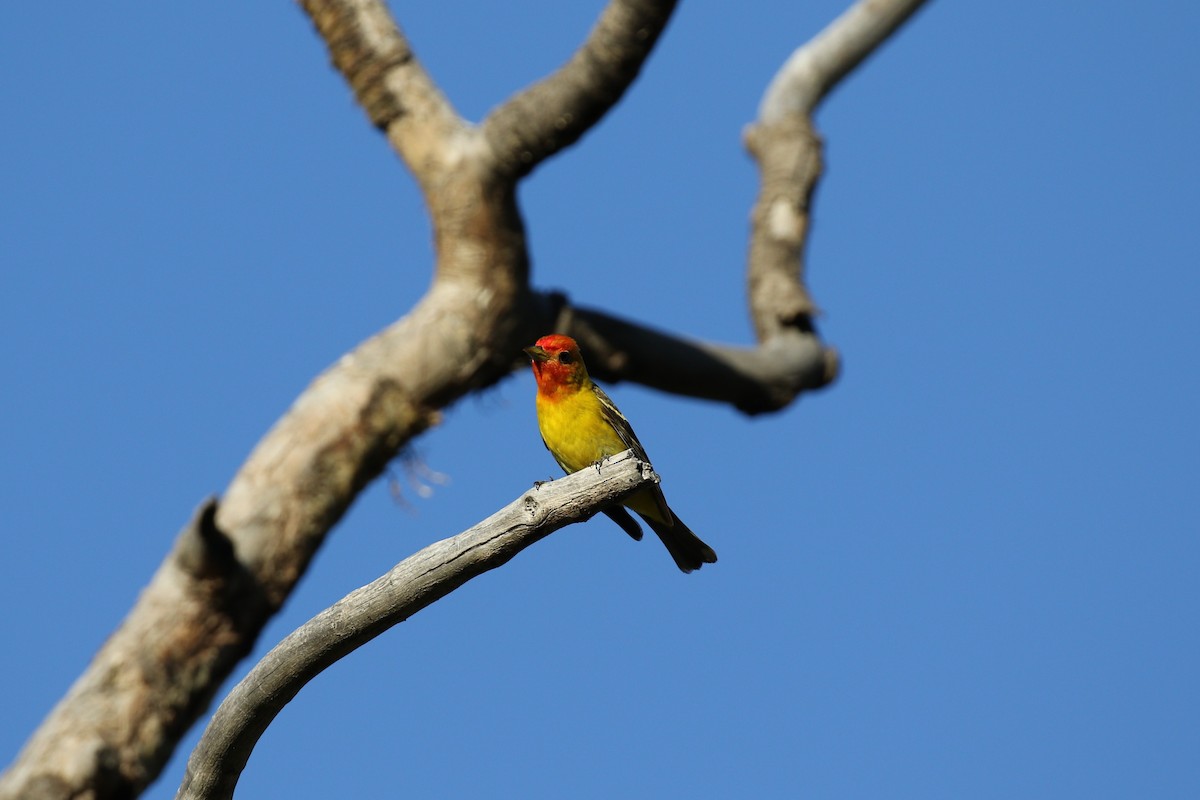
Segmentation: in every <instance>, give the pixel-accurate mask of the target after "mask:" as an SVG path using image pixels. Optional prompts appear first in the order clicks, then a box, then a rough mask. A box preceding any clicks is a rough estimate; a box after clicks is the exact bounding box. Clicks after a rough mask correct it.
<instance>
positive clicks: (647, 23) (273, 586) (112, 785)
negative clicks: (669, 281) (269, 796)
mask: <svg viewBox="0 0 1200 800" xmlns="http://www.w3.org/2000/svg"><path fill="white" fill-rule="evenodd" d="M299 1H300V2H301V4H302V6H303V7H304V8H305V10H306V11H307V12H308V13H309V14H310V16H311V17H312V19H313V22H314V24H315V26H316V28H317V31H318V33H319V34H320V35H321V36H322V38H323V39H324V40H325V43H326V45H327V46H328V48H329V52H330V57H331V60H332V61H333V63H334V65H335V66H336V67H337V68H338V69H339V70H340V71H341V72H342V74H343V75H345V77H346V79H347V81H348V82H349V84H350V85H351V87H352V88H353V90H354V92H355V95H356V97H357V98H358V99H359V101H360V102H361V103H362V105H363V107H364V108H365V109H366V110H367V113H368V115H369V117H370V118H371V120H372V122H373V123H374V124H375V125H377V126H379V127H380V128H382V129H383V130H385V131H386V132H387V136H388V138H389V141H390V142H391V143H392V145H393V147H395V149H396V150H397V152H398V153H399V154H400V155H401V157H402V158H403V160H404V161H405V163H406V164H407V165H408V167H409V168H410V169H411V171H412V172H413V174H414V176H415V177H416V180H417V182H418V183H419V184H420V186H421V187H422V190H423V192H424V195H425V199H426V202H427V204H428V206H429V210H430V216H431V219H432V221H433V229H434V238H435V245H436V252H437V265H436V273H435V279H434V282H433V286H432V287H431V289H430V290H429V292H428V293H427V294H426V296H425V297H424V298H423V299H422V300H421V302H420V303H419V304H418V305H417V306H416V307H415V308H414V309H413V310H412V311H411V312H410V313H409V314H408V315H407V316H405V317H404V318H403V319H401V320H399V321H398V322H396V323H394V324H392V325H391V326H389V327H388V328H386V329H385V330H383V331H381V332H380V333H378V334H377V335H375V336H374V337H372V338H371V339H369V340H368V341H366V342H364V343H362V344H361V345H359V346H358V347H357V348H355V349H354V350H352V351H351V352H350V353H348V354H347V355H345V356H344V357H342V358H341V359H340V360H339V361H338V362H337V363H336V364H334V365H333V366H332V367H330V368H329V369H328V370H327V371H326V372H325V373H324V374H322V375H320V376H319V377H318V378H317V379H316V380H314V382H313V383H312V385H310V386H309V387H308V388H307V389H306V390H305V391H304V392H303V393H302V394H301V395H300V397H299V398H297V400H296V402H295V404H294V405H293V406H292V408H291V409H289V411H288V412H287V413H286V414H285V415H284V416H283V417H282V418H281V419H280V420H279V421H278V422H277V423H276V425H275V426H274V427H273V428H272V429H271V430H270V431H268V432H267V434H266V435H265V436H264V437H263V439H262V440H261V441H260V442H259V443H258V445H257V446H256V447H255V449H254V451H253V452H252V453H251V454H250V456H249V458H248V459H247V460H246V462H245V464H243V465H242V467H241V468H240V469H239V471H238V472H237V474H236V475H235V476H234V478H233V480H232V481H231V483H230V485H229V486H228V487H227V489H226V491H225V493H224V495H223V497H222V499H221V501H220V503H219V504H217V503H216V502H215V501H209V502H207V503H205V504H204V505H203V506H202V507H201V509H200V510H199V511H198V512H197V514H196V516H195V518H194V519H193V520H192V521H191V522H190V523H189V524H188V525H187V526H186V527H185V528H184V530H183V532H182V533H181V534H180V536H179V538H178V540H177V542H176V544H175V547H174V548H173V549H172V551H171V552H170V553H169V554H168V555H167V557H166V559H165V560H164V561H163V563H162V565H161V566H160V567H159V569H158V571H157V572H156V573H155V575H154V576H153V578H152V579H151V581H150V584H149V585H148V586H147V587H146V589H145V590H144V591H143V592H142V594H141V596H140V597H139V598H138V601H137V603H136V604H135V606H134V607H133V609H132V610H131V611H130V613H129V615H128V616H127V617H126V619H125V620H124V621H123V622H122V623H121V625H120V627H119V628H118V629H117V630H116V631H115V632H114V633H113V634H112V635H111V636H110V637H109V639H108V640H107V641H106V642H105V643H104V645H103V646H102V647H101V649H100V651H99V652H98V653H97V655H96V656H95V658H94V659H93V661H92V663H91V664H90V665H89V666H88V668H87V669H86V670H85V672H84V673H83V674H82V675H81V676H80V678H79V679H78V680H77V681H76V683H75V685H74V686H72V687H71V689H70V691H69V692H68V694H67V695H66V696H65V697H64V698H63V699H62V700H61V701H60V702H59V704H58V705H57V706H56V707H55V708H54V710H53V711H52V712H51V713H50V714H49V715H48V716H47V718H46V720H44V721H43V723H42V725H41V726H40V727H39V728H38V730H37V731H35V732H34V734H33V736H32V737H31V738H30V740H29V741H28V742H27V743H26V745H25V747H24V748H23V749H22V751H21V753H20V754H19V755H18V757H17V760H16V761H15V762H14V763H13V764H12V765H11V766H10V768H9V769H8V770H7V771H6V772H5V773H4V774H3V775H0V800H16V799H17V798H29V797H47V798H49V797H54V798H58V797H61V798H71V797H94V798H118V797H119V798H128V797H134V796H136V795H137V794H139V793H140V792H141V791H142V790H143V789H144V788H145V787H146V786H147V785H148V784H149V783H150V781H152V780H153V779H154V778H155V777H156V776H157V775H158V774H159V772H160V771H161V770H162V768H163V766H164V765H165V763H166V761H167V759H168V758H169V756H170V755H171V752H172V750H173V749H174V748H175V746H176V744H177V743H178V741H179V739H180V738H181V737H182V735H183V733H184V732H185V731H186V730H187V728H188V727H190V726H191V724H192V723H193V722H194V721H195V719H196V718H197V717H198V716H199V715H200V714H201V713H202V712H203V710H204V709H205V708H206V707H207V705H208V703H209V702H210V701H211V698H212V696H213V694H214V693H215V692H216V690H217V688H218V687H219V686H220V684H221V683H222V682H223V681H224V680H225V678H226V677H227V676H228V675H229V673H230V672H231V670H232V669H233V667H234V665H235V664H236V663H237V661H238V660H240V659H241V658H242V657H244V656H245V654H247V653H248V652H250V650H251V648H252V647H253V645H254V642H255V640H256V638H257V637H258V635H259V633H260V632H261V630H262V627H263V625H265V623H266V622H267V620H268V619H269V618H270V617H271V616H272V615H273V614H274V613H275V612H276V611H277V610H278V608H279V607H280V605H281V604H282V603H283V602H284V600H285V599H286V598H287V597H288V595H289V594H290V593H291V591H292V589H293V588H294V586H295V584H296V582H297V581H298V580H299V578H300V577H301V575H303V573H304V571H305V570H306V569H307V567H308V564H309V562H310V561H311V559H312V557H313V556H314V554H315V553H316V550H317V548H319V547H320V546H321V544H322V543H323V542H324V540H325V537H326V535H327V534H328V533H329V531H330V530H331V528H332V527H333V526H334V525H335V524H336V523H337V521H338V520H339V519H340V518H341V516H342V514H343V513H345V511H346V509H347V508H348V507H349V505H350V503H351V502H353V500H354V498H355V497H356V496H357V495H358V493H359V492H360V491H361V490H362V488H363V487H365V486H366V485H367V484H368V483H369V482H370V481H371V480H373V479H374V478H375V477H376V476H377V475H378V474H379V473H380V472H381V470H382V469H383V468H384V467H385V466H386V464H387V463H388V461H389V460H390V459H392V458H393V457H394V456H395V455H396V453H397V452H399V450H400V449H401V448H402V447H404V446H405V445H406V444H407V443H408V442H409V441H410V440H411V439H412V437H414V436H416V435H418V434H420V433H421V432H423V431H424V430H425V429H426V428H428V427H429V426H431V425H433V424H436V422H437V421H438V419H439V415H440V409H442V408H445V407H447V406H449V405H451V404H453V403H454V402H455V401H456V400H458V399H459V398H461V397H462V396H464V395H465V394H467V393H469V392H472V391H475V390H477V389H480V388H482V387H485V386H488V385H491V384H492V383H495V382H496V381H498V380H500V379H501V378H502V377H503V376H505V375H506V374H508V373H509V372H510V371H511V369H512V366H513V362H514V357H515V355H516V353H517V352H518V351H519V348H520V347H521V346H522V345H525V344H529V343H530V342H532V341H533V340H534V339H536V338H537V336H539V335H541V334H543V333H546V332H548V331H550V330H552V329H558V330H566V331H567V332H570V333H572V334H574V335H577V336H578V337H579V338H580V339H581V340H583V341H584V342H585V345H586V346H588V347H589V350H590V351H591V352H592V353H593V360H594V362H595V366H594V369H595V371H596V372H597V374H598V375H602V376H603V375H607V376H609V377H612V378H625V379H630V380H638V381H641V382H644V383H647V384H649V385H652V386H656V387H658V388H662V389H665V390H667V391H674V392H680V393H686V394H693V395H695V396H700V397H708V398H711V399H716V400H721V401H724V402H732V403H734V404H735V405H737V406H738V407H739V408H742V409H743V410H745V411H748V412H752V413H753V412H757V411H765V410H772V409H776V408H782V407H783V406H785V405H786V404H787V403H789V402H790V401H791V400H792V399H794V397H795V396H796V393H798V392H799V391H801V390H802V389H806V388H814V387H816V386H820V385H824V384H825V383H828V382H829V381H830V380H832V378H833V376H834V375H835V374H836V370H837V357H836V353H834V352H833V351H832V350H829V349H828V348H825V347H824V346H823V345H822V344H821V343H820V341H819V339H817V337H816V335H815V332H814V331H813V329H812V324H811V315H812V314H813V313H814V307H813V305H812V303H811V301H810V300H809V299H808V295H807V292H806V291H805V289H804V286H803V268H802V261H801V256H802V250H803V244H804V241H805V235H806V231H807V225H808V205H809V200H810V197H811V192H812V187H813V186H814V185H815V183H816V180H817V179H818V177H819V175H820V143H819V141H818V140H817V138H816V135H815V134H814V133H813V132H812V129H811V126H810V123H809V121H808V119H807V117H806V116H804V114H800V113H793V111H790V110H788V109H793V110H794V109H797V108H811V106H812V105H813V104H814V103H815V102H816V99H819V98H820V97H821V96H823V94H824V93H825V92H827V91H828V90H829V88H830V87H831V86H832V85H833V84H834V82H835V81H836V80H837V78H838V77H840V76H841V75H843V74H845V72H846V71H847V70H848V69H850V68H851V67H852V66H853V64H854V63H857V62H858V61H860V60H861V59H862V58H863V56H864V54H865V52H867V51H869V49H870V48H871V47H873V46H875V45H876V44H878V42H879V41H882V38H883V37H884V36H885V35H886V34H887V33H889V32H890V31H891V30H893V29H894V28H895V27H896V26H897V25H898V24H899V23H900V22H901V21H903V19H904V18H905V17H906V16H907V15H908V14H911V13H912V9H913V8H915V7H916V6H917V5H919V3H918V2H915V0H891V1H890V2H889V1H888V0H863V1H862V2H860V3H859V5H858V6H856V9H859V10H860V11H861V14H855V15H852V14H847V15H845V16H844V17H843V18H842V19H841V20H839V22H838V23H835V25H834V26H832V27H831V30H833V29H834V27H836V26H838V25H840V24H843V20H851V22H846V23H844V24H845V25H846V26H848V27H847V28H846V29H844V30H842V32H841V33H840V34H839V35H838V36H832V35H830V36H826V37H825V38H823V39H820V41H821V42H823V43H822V44H820V46H819V47H817V52H818V53H819V54H823V55H821V56H820V57H819V58H816V57H814V58H811V59H809V61H811V63H813V64H816V65H817V66H816V67H812V68H810V67H803V68H800V67H797V68H795V69H794V71H795V72H796V74H797V75H798V76H803V75H808V76H810V77H795V78H793V77H788V76H790V74H791V72H792V71H793V69H792V68H790V67H786V68H785V70H784V71H783V73H781V75H783V74H784V73H787V75H785V76H784V77H781V78H780V79H779V80H777V81H776V83H777V84H778V85H779V86H780V87H782V88H779V89H776V87H775V84H773V86H772V90H771V91H769V92H768V95H769V98H768V99H767V100H764V107H765V108H766V109H767V112H769V113H767V112H765V113H764V117H763V119H760V120H759V122H758V123H757V124H756V125H754V126H753V127H751V128H750V130H748V132H747V136H746V138H747V144H748V146H749V148H750V150H751V152H752V153H754V155H755V157H756V159H757V160H758V162H759V165H760V169H761V170H762V174H763V188H762V192H761V194H760V196H759V198H758V202H757V203H756V206H755V211H754V217H753V230H752V234H751V247H750V257H749V265H748V283H749V287H750V291H749V294H750V305H751V309H752V315H753V317H754V320H755V328H756V333H757V337H758V341H759V346H758V347H757V348H755V349H742V348H731V347H725V346H720V345H711V344H701V343H690V342H686V341H685V340H682V339H678V338H675V337H672V336H670V335H668V334H662V333H658V332H653V331H650V330H649V329H644V328H640V327H638V326H636V325H634V324H632V323H628V322H624V321H622V320H619V319H617V318H616V317H612V316H610V315H608V314H604V313H601V312H596V311H587V310H581V309H570V308H568V307H567V306H566V305H565V301H564V300H563V298H562V297H561V296H558V295H543V294H537V293H534V292H532V291H531V290H530V288H529V286H528V252H527V249H526V244H525V238H524V226H523V222H522V220H521V215H520V212H519V209H518V207H517V202H516V196H515V186H516V181H517V179H519V178H520V177H521V176H522V175H524V174H526V173H527V172H528V171H529V170H530V169H532V167H533V166H534V165H536V164H537V163H538V162H539V161H541V160H542V159H544V158H546V157H548V156H550V155H552V154H553V153H555V152H557V151H558V150H559V149H561V148H562V147H565V146H566V145H568V144H570V143H571V142H573V141H575V140H576V139H578V138H579V136H580V135H582V133H583V132H585V131H586V130H587V128H588V127H589V126H590V125H592V124H594V123H595V121H596V120H598V119H599V118H600V117H601V116H602V115H603V113H605V111H607V109H609V108H611V107H612V105H613V104H614V103H615V102H616V101H617V100H618V99H619V98H620V97H621V95H622V93H623V92H624V91H625V89H626V88H627V87H628V86H629V84H630V82H631V81H632V80H633V79H634V77H635V76H636V75H637V72H638V69H639V68H640V66H641V64H642V63H643V62H644V59H645V57H646V55H647V54H648V53H649V51H650V49H651V47H652V46H653V44H654V42H655V41H656V39H657V37H658V35H659V34H660V33H661V31H662V29H663V27H664V26H665V24H666V22H667V20H668V19H669V16H670V13H671V10H672V8H673V3H670V2H665V0H658V1H657V2H655V0H612V2H611V3H610V5H609V7H608V8H607V9H606V11H605V12H604V14H603V15H602V16H601V19H600V21H599V22H598V23H597V25H596V28H595V29H594V30H593V31H592V33H591V35H590V36H589V37H588V39H587V41H586V42H585V43H584V45H583V47H582V48H581V50H580V52H579V53H577V54H576V56H575V57H573V58H572V59H571V60H570V61H569V62H568V64H567V65H565V66H564V67H563V68H562V69H560V70H559V71H558V72H557V73H555V74H554V75H552V76H551V77H549V78H548V79H546V80H545V81H543V82H542V83H540V84H538V85H536V86H534V87H532V88H530V89H529V90H527V91H525V92H523V93H521V94H518V95H517V96H516V97H514V98H513V99H512V100H510V101H509V102H508V103H506V104H505V105H504V106H502V107H501V108H499V109H497V110H496V112H494V113H493V114H492V116H491V117H489V119H488V120H487V122H486V123H485V126H484V130H485V131H486V133H483V134H481V132H480V129H477V128H472V127H471V126H469V125H467V124H466V123H464V122H463V121H462V120H461V119H460V118H459V117H458V115H457V114H456V113H455V112H454V110H453V109H452V108H451V106H450V104H449V103H448V102H447V101H446V99H445V98H444V97H443V96H442V94H441V92H440V91H439V90H438V89H437V87H436V86H435V85H434V83H433V81H432V80H431V79H430V78H429V76H428V75H427V74H426V73H425V71H424V69H423V68H422V67H421V65H420V63H419V62H418V61H417V59H416V58H415V56H414V55H413V53H412V50H411V48H410V47H409V45H408V42H407V41H406V40H405V38H404V36H403V34H402V33H401V32H400V29H399V27H398V26H397V25H396V24H395V23H394V22H393V21H392V19H391V16H390V14H389V13H388V11H387V9H386V7H385V6H384V4H383V3H382V2H381V0H299ZM904 9H908V10H907V11H904ZM853 20H865V21H857V22H855V21H853ZM872 20H874V22H872ZM879 20H883V22H882V23H880V22H879ZM888 20H891V22H888ZM889 25H890V27H888V26H889ZM839 30H841V29H839ZM856 31H857V32H856ZM823 36H824V35H823ZM872 37H874V38H872ZM839 43H842V44H839ZM814 46H816V45H814ZM827 51H828V52H827ZM830 53H842V55H841V56H839V57H834V56H833V55H830ZM793 60H795V57H793ZM791 63H792V61H791V60H790V61H789V64H791ZM799 63H801V64H804V63H806V62H805V61H804V59H800V62H799ZM813 76H815V77H813ZM796 86H799V87H801V88H793V87H796ZM806 86H807V87H809V88H807V89H806V88H803V87H806ZM776 95H778V96H779V97H780V98H782V99H779V100H776V99H775V96H776ZM805 97H808V98H816V99H812V100H806V99H803V98H805ZM788 98H791V99H788ZM797 98H800V99H797ZM773 109H783V111H782V112H781V113H776V111H775V110H773ZM522 120H526V121H527V124H528V125H529V127H528V128H526V129H523V130H522V129H521V124H522ZM485 137H486V138H485ZM597 355H598V356H599V357H596V356H597Z"/></svg>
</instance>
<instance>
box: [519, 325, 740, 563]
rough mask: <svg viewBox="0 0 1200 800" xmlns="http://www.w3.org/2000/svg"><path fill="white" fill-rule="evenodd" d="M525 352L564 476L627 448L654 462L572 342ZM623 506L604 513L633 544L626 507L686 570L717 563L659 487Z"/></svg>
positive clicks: (545, 340) (557, 338)
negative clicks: (590, 373) (672, 507)
mask: <svg viewBox="0 0 1200 800" xmlns="http://www.w3.org/2000/svg"><path fill="white" fill-rule="evenodd" d="M525 353H526V354H527V355H528V356H529V359H530V362H531V366H532V367H533V376H534V378H535V380H536V381H537V419H538V429H539V431H540V432H541V434H542V443H543V444H545V445H546V449H547V450H549V451H550V454H551V455H552V456H554V460H555V461H557V462H558V465H559V466H560V467H562V469H563V471H564V472H567V473H568V474H569V473H572V472H578V471H579V470H581V469H584V468H585V467H589V466H592V465H594V464H598V463H599V462H600V461H602V460H603V459H604V458H605V457H607V456H612V455H616V454H617V453H621V452H624V451H625V450H632V451H633V454H634V455H635V456H636V457H637V458H638V459H640V460H641V461H644V462H646V463H650V459H649V458H648V457H647V456H646V450H645V448H644V447H642V443H641V442H639V441H638V438H637V435H636V434H634V432H633V427H632V426H631V425H630V424H629V420H627V419H625V416H624V415H623V414H622V413H621V412H620V411H618V410H617V406H616V404H615V403H613V401H612V400H611V399H610V398H609V396H608V395H607V394H605V393H604V390H603V389H601V388H600V387H599V386H597V385H596V384H595V383H594V382H593V381H592V379H591V377H590V376H589V375H588V371H587V367H586V366H585V365H584V363H583V356H582V355H581V354H580V352H579V345H578V344H577V343H576V342H575V340H574V339H572V338H571V337H570V336H564V335H562V334H550V335H549V336H543V337H542V338H540V339H538V340H537V343H536V344H534V345H533V346H532V347H526V348H525ZM622 502H623V506H624V507H621V506H614V507H612V508H609V509H607V510H605V512H604V513H605V514H606V515H607V516H608V517H609V518H610V519H612V520H613V521H614V522H616V523H617V525H619V526H620V527H621V529H622V530H623V531H625V532H626V533H627V534H629V535H630V536H631V537H632V538H633V539H634V540H635V541H640V540H641V538H642V529H641V526H640V525H638V523H637V520H635V519H634V518H633V517H632V516H630V514H629V511H626V508H628V509H630V510H632V511H634V512H635V513H636V514H637V515H638V516H639V517H641V518H642V519H643V520H644V521H645V523H646V524H647V525H649V526H650V530H652V531H654V532H655V533H656V534H658V538H659V539H662V543H663V544H664V545H665V546H666V548H667V552H668V553H670V554H671V558H673V559H675V564H676V565H677V566H678V567H679V569H680V570H682V571H683V572H691V571H692V570H696V569H699V568H700V567H701V566H703V565H704V564H713V563H716V560H717V554H716V553H715V552H713V549H712V548H711V547H709V546H708V545H707V544H705V543H704V542H702V541H701V540H700V538H699V537H698V536H696V534H694V533H692V530H691V528H689V527H688V526H687V525H685V524H683V521H682V520H680V519H679V517H678V515H676V514H675V512H674V511H672V510H671V508H670V506H668V505H667V499H666V497H664V496H663V493H662V489H661V488H659V486H658V484H654V485H653V486H649V487H647V488H645V489H640V490H638V491H637V492H634V493H633V494H632V495H630V496H629V497H627V498H625V500H624V501H622Z"/></svg>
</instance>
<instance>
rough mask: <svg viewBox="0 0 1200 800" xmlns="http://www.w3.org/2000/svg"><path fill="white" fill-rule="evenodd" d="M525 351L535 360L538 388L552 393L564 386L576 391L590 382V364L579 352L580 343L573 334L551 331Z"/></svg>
mask: <svg viewBox="0 0 1200 800" xmlns="http://www.w3.org/2000/svg"><path fill="white" fill-rule="evenodd" d="M525 352H526V353H528V354H529V358H530V359H531V360H532V362H533V377H534V378H536V379H537V384H538V392H539V393H540V394H543V395H546V396H553V395H556V394H558V393H559V392H560V391H562V390H564V389H568V390H570V391H574V390H576V389H578V388H579V387H580V386H583V385H585V384H586V383H587V382H588V374H587V367H585V366H584V365H583V356H581V355H580V354H579V345H577V344H576V343H575V340H574V339H572V338H571V337H570V336H563V335H562V334H559V333H552V334H550V335H549V336H543V337H542V338H540V339H538V340H537V344H535V345H534V346H533V347H526V348H525Z"/></svg>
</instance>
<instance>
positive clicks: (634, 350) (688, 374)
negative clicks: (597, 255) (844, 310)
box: [522, 294, 838, 414]
mask: <svg viewBox="0 0 1200 800" xmlns="http://www.w3.org/2000/svg"><path fill="white" fill-rule="evenodd" d="M543 305H544V306H545V307H546V308H547V309H553V312H552V313H551V312H550V311H544V312H543V313H544V315H545V318H546V320H547V321H546V325H545V328H544V329H545V330H556V331H561V332H563V333H566V334H568V335H570V336H572V337H574V338H575V339H576V340H578V341H579V343H580V346H581V347H582V348H583V350H584V352H585V353H586V357H587V363H588V369H589V371H590V372H591V374H592V376H593V377H595V378H599V379H600V380H603V381H608V382H610V383H611V382H617V381H623V380H624V381H633V382H635V383H640V384H642V385H644V386H650V387H653V388H655V389H659V390H661V391H664V392H670V393H672V394H678V395H685V396H688V397H699V398H702V399H705V400H715V401H717V402H721V403H729V404H730V405H732V406H734V407H735V408H737V409H738V410H739V411H742V412H744V413H746V414H760V413H764V412H769V411H778V410H780V409H782V408H786V407H787V406H788V405H789V404H790V403H791V402H792V401H793V400H795V399H796V396H797V395H799V394H800V393H801V392H802V391H806V390H812V389H819V388H821V387H824V386H826V385H828V384H829V383H830V382H831V381H832V380H833V379H834V378H835V377H836V376H837V372H838V355H837V351H836V350H834V349H833V348H830V347H825V346H824V345H822V344H821V342H820V340H819V339H818V338H817V337H816V336H815V335H814V334H812V333H811V332H807V331H798V330H788V331H782V332H780V333H779V334H777V335H776V336H773V337H772V338H770V339H768V340H767V341H765V342H763V343H762V344H760V345H758V346H757V347H739V346H736V345H727V344H718V343H712V342H702V341H695V340H691V339H687V338H685V337H681V336H677V335H674V334H671V333H667V332H665V331H662V330H658V329H656V328H652V327H648V326H645V325H641V324H639V323H636V322H631V321H629V320H625V319H622V318H620V317H617V316H614V315H612V314H609V313H607V312H604V311H599V310H597V309H591V308H582V307H577V306H571V305H570V304H569V303H568V302H567V300H566V298H565V297H563V296H562V295H561V294H549V295H545V296H544V297H543ZM522 366H524V365H522Z"/></svg>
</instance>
